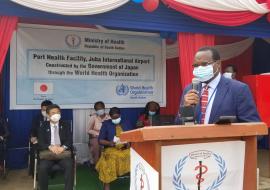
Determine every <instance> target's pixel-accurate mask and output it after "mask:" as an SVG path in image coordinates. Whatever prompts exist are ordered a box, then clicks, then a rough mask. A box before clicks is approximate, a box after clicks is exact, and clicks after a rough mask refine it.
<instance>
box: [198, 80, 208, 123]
mask: <svg viewBox="0 0 270 190" xmlns="http://www.w3.org/2000/svg"><path fill="white" fill-rule="evenodd" d="M208 88H209V86H208V85H205V86H204V87H203V93H202V97H201V122H200V123H201V124H204V120H205V113H206V108H207V104H208Z"/></svg>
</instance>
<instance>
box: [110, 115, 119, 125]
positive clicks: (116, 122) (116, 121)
mask: <svg viewBox="0 0 270 190" xmlns="http://www.w3.org/2000/svg"><path fill="white" fill-rule="evenodd" d="M120 122H121V117H119V118H117V119H112V123H113V124H115V125H117V124H119V123H120Z"/></svg>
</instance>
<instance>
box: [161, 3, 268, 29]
mask: <svg viewBox="0 0 270 190" xmlns="http://www.w3.org/2000/svg"><path fill="white" fill-rule="evenodd" d="M163 2H164V3H165V4H166V5H168V6H169V7H171V8H173V9H175V10H177V11H179V12H182V13H184V14H186V15H189V16H191V17H193V18H196V19H198V20H201V21H204V22H208V23H212V24H217V25H223V26H241V25H244V24H248V23H250V22H253V21H255V20H257V19H259V18H261V17H262V16H263V14H256V13H253V12H251V11H213V10H207V9H200V8H197V7H192V6H188V5H184V4H182V3H179V2H177V1H176V0H163Z"/></svg>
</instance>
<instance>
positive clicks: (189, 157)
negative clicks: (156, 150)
mask: <svg viewBox="0 0 270 190" xmlns="http://www.w3.org/2000/svg"><path fill="white" fill-rule="evenodd" d="M244 158H245V142H243V141H228V142H217V143H200V144H186V145H173V146H162V148H161V162H162V163H161V171H162V176H161V180H162V181H161V184H162V190H167V189H171V190H172V189H175V190H191V189H200V190H216V189H218V190H228V189H233V190H243V173H244V163H245V159H244Z"/></svg>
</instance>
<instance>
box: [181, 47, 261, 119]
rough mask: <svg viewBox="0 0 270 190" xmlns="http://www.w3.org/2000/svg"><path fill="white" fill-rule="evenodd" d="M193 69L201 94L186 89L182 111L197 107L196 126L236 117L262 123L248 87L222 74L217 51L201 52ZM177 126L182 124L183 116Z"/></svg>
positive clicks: (203, 48)
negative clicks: (221, 117)
mask: <svg viewBox="0 0 270 190" xmlns="http://www.w3.org/2000/svg"><path fill="white" fill-rule="evenodd" d="M192 66H193V68H194V69H193V75H194V77H195V78H197V79H198V80H199V81H200V82H201V84H200V85H199V89H198V90H195V89H192V85H191V84H190V85H188V86H187V87H186V88H185V89H184V92H183V95H182V98H181V102H180V108H181V107H186V106H194V107H195V111H194V112H195V115H194V116H195V120H196V123H201V124H208V123H215V122H217V121H218V120H219V117H220V116H236V119H237V122H256V121H260V118H259V115H258V112H257V109H256V106H255V103H254V101H253V98H252V94H251V92H250V90H249V87H248V86H247V85H246V84H244V83H242V82H240V81H237V80H231V79H228V78H225V77H224V76H222V75H221V74H220V71H221V60H220V55H219V52H218V51H217V50H216V49H214V48H212V47H202V48H200V49H199V50H198V52H197V53H196V54H195V58H194V62H193V65H192ZM179 110H180V109H179ZM176 123H182V122H181V116H180V115H178V116H177V118H176Z"/></svg>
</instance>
